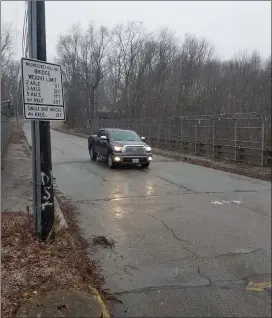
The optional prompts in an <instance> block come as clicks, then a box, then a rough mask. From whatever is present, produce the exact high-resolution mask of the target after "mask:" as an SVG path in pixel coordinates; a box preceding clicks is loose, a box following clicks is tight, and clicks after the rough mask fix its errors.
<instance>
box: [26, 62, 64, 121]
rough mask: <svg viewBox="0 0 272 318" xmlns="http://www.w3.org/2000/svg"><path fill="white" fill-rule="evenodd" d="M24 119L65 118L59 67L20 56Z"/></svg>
mask: <svg viewBox="0 0 272 318" xmlns="http://www.w3.org/2000/svg"><path fill="white" fill-rule="evenodd" d="M22 84H23V85H22V88H23V103H24V117H25V119H34V120H65V109H64V101H63V88H62V76H61V67H60V65H57V64H52V63H47V62H42V61H37V60H33V59H27V58H22Z"/></svg>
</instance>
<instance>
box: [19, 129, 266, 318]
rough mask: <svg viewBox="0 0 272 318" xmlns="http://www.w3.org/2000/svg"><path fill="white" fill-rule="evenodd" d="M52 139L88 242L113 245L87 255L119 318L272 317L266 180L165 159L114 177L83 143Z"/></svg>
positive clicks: (60, 177)
mask: <svg viewBox="0 0 272 318" xmlns="http://www.w3.org/2000/svg"><path fill="white" fill-rule="evenodd" d="M24 129H25V131H26V135H27V136H30V125H29V123H27V124H26V125H25V127H24ZM51 133H52V156H53V174H54V176H55V177H56V183H57V187H58V189H59V190H60V191H61V192H62V193H64V195H66V196H68V197H69V198H71V199H72V201H73V202H74V203H75V204H76V206H77V207H78V213H77V218H78V220H79V224H80V227H81V229H82V231H83V234H84V236H85V237H86V238H87V239H88V240H92V238H93V235H104V236H106V237H107V238H109V239H113V240H114V241H115V247H114V248H113V249H112V250H111V249H105V248H103V247H100V246H94V247H93V248H91V249H90V255H91V257H92V258H95V259H98V260H99V261H100V264H101V267H102V269H103V274H104V276H105V278H106V287H108V288H110V290H111V292H113V293H114V294H116V295H117V297H118V298H119V299H120V300H121V301H122V302H123V304H121V303H120V304H118V305H116V306H115V307H114V310H113V312H114V315H116V316H118V317H242V316H243V317H265V316H267V317H269V316H270V315H271V300H270V296H271V283H270V282H271V184H270V183H269V182H265V181H261V180H257V179H251V178H248V177H243V176H240V175H239V176H238V175H235V174H231V173H227V172H223V171H218V170H213V169H209V168H205V167H200V166H196V165H191V164H188V163H183V162H178V161H175V160H172V159H169V158H165V157H161V156H154V161H153V163H152V164H151V167H150V168H149V169H148V170H146V171H142V170H140V169H116V170H110V169H108V167H107V166H106V164H105V163H103V162H91V161H90V159H89V154H88V150H87V140H86V139H84V138H79V137H75V136H71V135H65V134H63V133H60V132H57V131H53V130H52V132H51ZM269 286H270V289H269ZM266 287H268V289H266Z"/></svg>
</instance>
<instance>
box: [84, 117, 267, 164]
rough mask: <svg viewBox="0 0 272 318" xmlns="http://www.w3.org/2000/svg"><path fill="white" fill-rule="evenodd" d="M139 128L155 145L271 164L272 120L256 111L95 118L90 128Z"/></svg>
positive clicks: (198, 153) (94, 129) (210, 155)
mask: <svg viewBox="0 0 272 318" xmlns="http://www.w3.org/2000/svg"><path fill="white" fill-rule="evenodd" d="M103 127H104V128H105V127H113V128H114V127H115V128H122V129H132V130H135V131H136V132H137V133H138V134H139V135H141V136H145V137H146V138H147V139H148V143H149V144H150V145H151V146H152V147H155V148H160V149H165V150H169V151H174V152H182V153H188V154H193V155H197V156H203V157H207V158H212V159H221V160H232V161H235V162H245V163H250V164H255V165H261V166H266V165H270V164H271V147H270V137H268V135H269V136H271V124H270V121H268V120H267V118H263V116H261V115H260V114H258V113H256V112H252V113H226V114H216V115H195V116H173V117H168V118H165V117H164V118H161V117H145V118H137V119H136V118H119V119H117V118H112V119H92V120H90V129H91V131H93V132H96V131H97V130H99V129H100V128H103Z"/></svg>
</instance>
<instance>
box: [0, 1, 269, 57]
mask: <svg viewBox="0 0 272 318" xmlns="http://www.w3.org/2000/svg"><path fill="white" fill-rule="evenodd" d="M24 10H25V1H2V2H1V22H2V23H3V22H4V23H7V24H12V27H13V28H14V30H16V34H15V35H16V53H17V57H18V58H20V57H21V52H22V48H21V47H22V44H21V43H22V30H23V20H24ZM89 21H93V22H94V23H95V24H96V25H100V24H103V25H105V26H107V27H113V26H114V25H115V24H117V23H122V22H127V21H141V22H144V26H145V28H146V29H147V30H149V31H155V30H157V29H160V28H162V27H164V26H167V27H168V28H170V29H172V30H173V31H175V32H176V35H177V36H179V37H180V39H181V40H183V39H184V35H185V33H190V34H194V35H195V36H197V37H206V38H207V39H208V40H209V41H210V42H211V43H212V44H213V45H214V46H215V49H216V52H217V54H218V56H220V57H222V58H224V59H225V58H230V57H232V56H233V54H234V53H235V52H237V51H238V50H247V51H249V52H252V51H253V50H258V51H259V52H260V53H261V55H262V56H264V57H267V56H269V55H270V54H271V1H46V32H47V60H48V61H50V60H53V58H54V57H55V55H56V42H57V39H58V35H59V34H60V33H62V34H64V33H67V32H68V31H69V28H70V27H71V25H72V24H74V23H78V22H80V23H81V25H82V27H87V25H88V22H89Z"/></svg>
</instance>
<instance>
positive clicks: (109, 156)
mask: <svg viewBox="0 0 272 318" xmlns="http://www.w3.org/2000/svg"><path fill="white" fill-rule="evenodd" d="M107 162H108V167H109V168H110V169H113V168H114V167H115V164H114V162H113V159H112V154H111V153H109V154H108V158H107Z"/></svg>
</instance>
